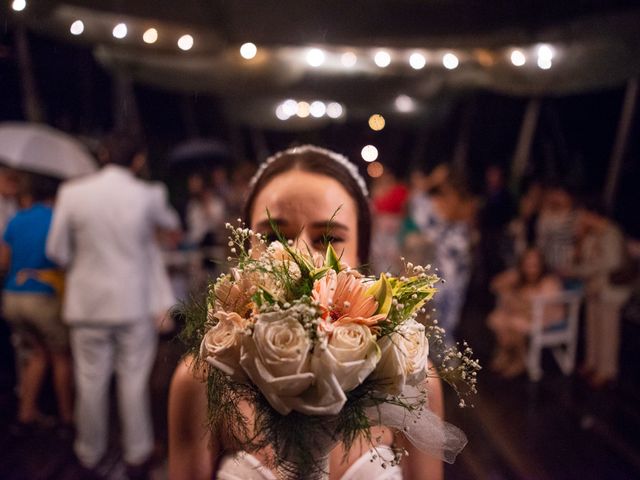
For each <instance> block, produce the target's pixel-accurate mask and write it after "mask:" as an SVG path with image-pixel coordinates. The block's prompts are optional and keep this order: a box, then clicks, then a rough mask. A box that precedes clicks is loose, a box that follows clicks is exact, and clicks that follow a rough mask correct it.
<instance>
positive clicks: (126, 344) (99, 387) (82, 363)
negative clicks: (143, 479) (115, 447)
mask: <svg viewBox="0 0 640 480" xmlns="http://www.w3.org/2000/svg"><path fill="white" fill-rule="evenodd" d="M156 347H157V335H156V331H155V328H154V326H153V323H152V321H151V319H144V320H139V321H137V322H134V323H129V324H121V325H117V326H72V328H71V348H72V353H73V361H74V367H75V381H76V409H75V410H76V411H75V415H76V440H75V443H74V450H75V453H76V455H77V456H78V459H79V460H80V462H81V463H82V464H83V465H84V466H86V467H88V468H92V467H95V466H96V465H97V464H98V462H99V461H100V460H101V459H102V457H103V456H104V454H105V452H106V450H107V441H108V438H109V386H110V383H111V376H112V375H113V373H114V371H115V374H116V386H117V396H118V412H119V415H120V423H121V426H122V447H123V450H124V460H125V462H127V463H128V464H131V465H136V464H139V463H142V462H144V461H145V460H146V459H147V457H148V456H149V455H150V454H151V452H152V450H153V443H154V442H153V425H152V421H151V412H150V405H149V375H150V373H151V368H152V366H153V362H154V360H155V355H156Z"/></svg>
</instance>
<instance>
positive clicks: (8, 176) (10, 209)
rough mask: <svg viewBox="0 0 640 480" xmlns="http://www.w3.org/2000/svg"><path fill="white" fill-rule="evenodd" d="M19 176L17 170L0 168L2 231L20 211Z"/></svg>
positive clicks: (0, 218) (0, 225) (0, 227)
mask: <svg viewBox="0 0 640 480" xmlns="http://www.w3.org/2000/svg"><path fill="white" fill-rule="evenodd" d="M18 177H19V175H18V173H17V172H16V171H15V170H12V169H10V168H7V167H0V231H2V232H4V229H5V228H6V226H7V223H9V220H11V218H12V217H13V216H14V215H15V213H16V211H17V210H18V185H19V178H18Z"/></svg>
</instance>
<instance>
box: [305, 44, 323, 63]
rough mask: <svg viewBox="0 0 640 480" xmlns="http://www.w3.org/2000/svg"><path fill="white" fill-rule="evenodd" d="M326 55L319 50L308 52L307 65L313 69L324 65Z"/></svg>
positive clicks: (314, 49)
mask: <svg viewBox="0 0 640 480" xmlns="http://www.w3.org/2000/svg"><path fill="white" fill-rule="evenodd" d="M324 58H325V54H324V52H323V51H322V50H320V49H319V48H312V49H311V50H309V51H308V52H307V63H308V64H309V65H311V66H312V67H319V66H320V65H322V64H323V63H324Z"/></svg>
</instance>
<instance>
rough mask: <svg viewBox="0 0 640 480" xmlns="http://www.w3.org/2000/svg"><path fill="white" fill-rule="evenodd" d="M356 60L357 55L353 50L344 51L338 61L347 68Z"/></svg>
mask: <svg viewBox="0 0 640 480" xmlns="http://www.w3.org/2000/svg"><path fill="white" fill-rule="evenodd" d="M357 61H358V57H356V54H355V53H353V52H344V53H343V54H342V56H341V57H340V62H342V65H344V66H345V67H347V68H351V67H353V66H354V65H355V64H356V62H357Z"/></svg>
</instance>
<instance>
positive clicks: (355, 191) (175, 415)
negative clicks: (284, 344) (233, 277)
mask: <svg viewBox="0 0 640 480" xmlns="http://www.w3.org/2000/svg"><path fill="white" fill-rule="evenodd" d="M267 209H268V212H269V215H270V217H271V220H272V221H274V222H276V223H277V225H278V227H279V229H280V231H281V232H282V233H283V234H284V235H285V236H286V237H287V238H289V239H291V240H293V241H294V242H299V244H300V246H301V247H302V248H305V247H304V245H307V246H309V247H310V248H312V249H314V250H316V251H323V250H324V249H325V248H326V246H325V242H327V241H330V242H331V244H332V245H333V246H334V248H335V249H336V251H338V253H340V252H341V253H342V259H343V260H344V261H345V262H346V263H348V264H350V265H358V264H361V265H366V264H367V262H368V257H369V243H370V236H371V219H370V213H369V206H368V201H367V189H366V185H365V183H364V180H363V179H362V178H361V177H360V175H359V174H358V172H357V168H356V167H355V166H354V165H352V164H351V163H349V162H348V161H347V160H346V159H345V158H344V157H341V156H338V155H336V154H334V153H333V152H329V151H326V150H322V149H319V148H317V147H311V146H305V147H299V148H293V149H291V150H287V151H285V152H282V153H280V154H277V155H276V156H274V157H272V158H271V159H269V160H268V161H267V162H266V163H265V164H263V166H262V168H261V169H260V170H259V171H258V173H257V174H256V177H254V180H253V181H252V183H251V189H250V191H249V193H248V199H247V203H246V207H245V215H244V220H245V222H246V224H247V225H248V226H250V227H251V229H252V230H253V231H254V232H257V233H261V234H264V235H267V236H268V237H270V236H271V235H272V231H271V227H270V220H269V218H268V213H267ZM194 364H195V362H194V359H193V358H189V357H187V358H186V359H185V360H184V361H183V362H182V363H181V364H180V365H179V366H178V369H177V370H176V372H175V374H174V378H173V383H172V386H171V391H170V399H169V478H171V479H172V480H179V479H190V480H196V479H210V478H213V477H214V476H215V477H216V478H225V479H229V478H258V479H270V478H274V475H273V473H272V472H271V470H269V469H267V468H265V467H264V465H265V464H266V463H268V462H267V461H266V460H267V459H268V458H269V457H270V455H271V453H272V452H270V451H269V450H270V449H269V448H267V449H264V450H263V451H257V452H252V455H251V456H249V455H245V454H243V453H242V452H238V447H237V446H236V445H234V444H233V442H232V441H231V440H230V439H229V435H228V434H227V435H225V433H226V431H227V430H228V428H222V429H219V431H211V430H209V429H207V428H206V422H207V394H206V383H205V382H206V381H205V380H204V378H203V376H202V374H200V373H199V372H198V371H197V368H193V365H194ZM427 390H428V395H429V407H430V408H431V409H432V410H433V411H434V412H435V413H436V414H438V415H439V416H442V408H443V407H442V392H441V384H440V382H439V380H437V379H433V378H432V379H430V380H429V382H428V385H427ZM243 411H244V415H245V418H246V419H247V425H252V421H251V419H252V418H253V415H254V413H253V408H252V406H251V405H249V404H246V405H243ZM258 433H259V432H258ZM371 437H372V438H376V439H380V440H381V443H382V444H383V445H386V447H384V448H387V449H388V448H389V447H390V446H392V445H395V446H398V447H404V448H406V449H407V451H408V452H409V456H408V457H406V458H405V459H404V460H403V462H402V464H401V468H400V467H398V466H393V467H391V468H387V469H384V468H383V467H382V466H381V465H380V464H379V463H378V462H370V461H369V460H370V454H369V453H368V450H369V445H368V443H367V442H366V441H365V440H364V439H362V441H360V442H355V444H354V447H353V448H352V449H351V450H350V451H348V452H345V451H344V447H343V446H341V445H340V444H339V445H338V446H337V447H336V448H335V449H334V450H333V451H332V452H331V455H330V459H329V474H330V475H329V478H331V479H346V478H354V477H353V474H354V470H355V471H356V472H357V474H359V475H361V474H363V473H364V474H365V475H366V476H367V477H368V478H387V479H391V478H394V479H399V478H421V479H422V478H426V479H441V478H442V476H443V468H442V462H441V461H440V460H439V459H438V458H435V457H431V456H429V455H426V454H424V453H422V452H420V451H418V450H417V449H416V448H414V447H413V446H412V445H411V443H410V442H408V441H407V440H406V438H405V437H404V436H403V435H402V434H401V433H399V432H397V431H393V430H392V429H390V428H387V427H384V426H379V427H373V428H372V429H371ZM345 453H346V455H345ZM345 458H346V461H343V459H345ZM231 459H234V461H231ZM363 459H365V460H363ZM358 478H364V477H358Z"/></svg>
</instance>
